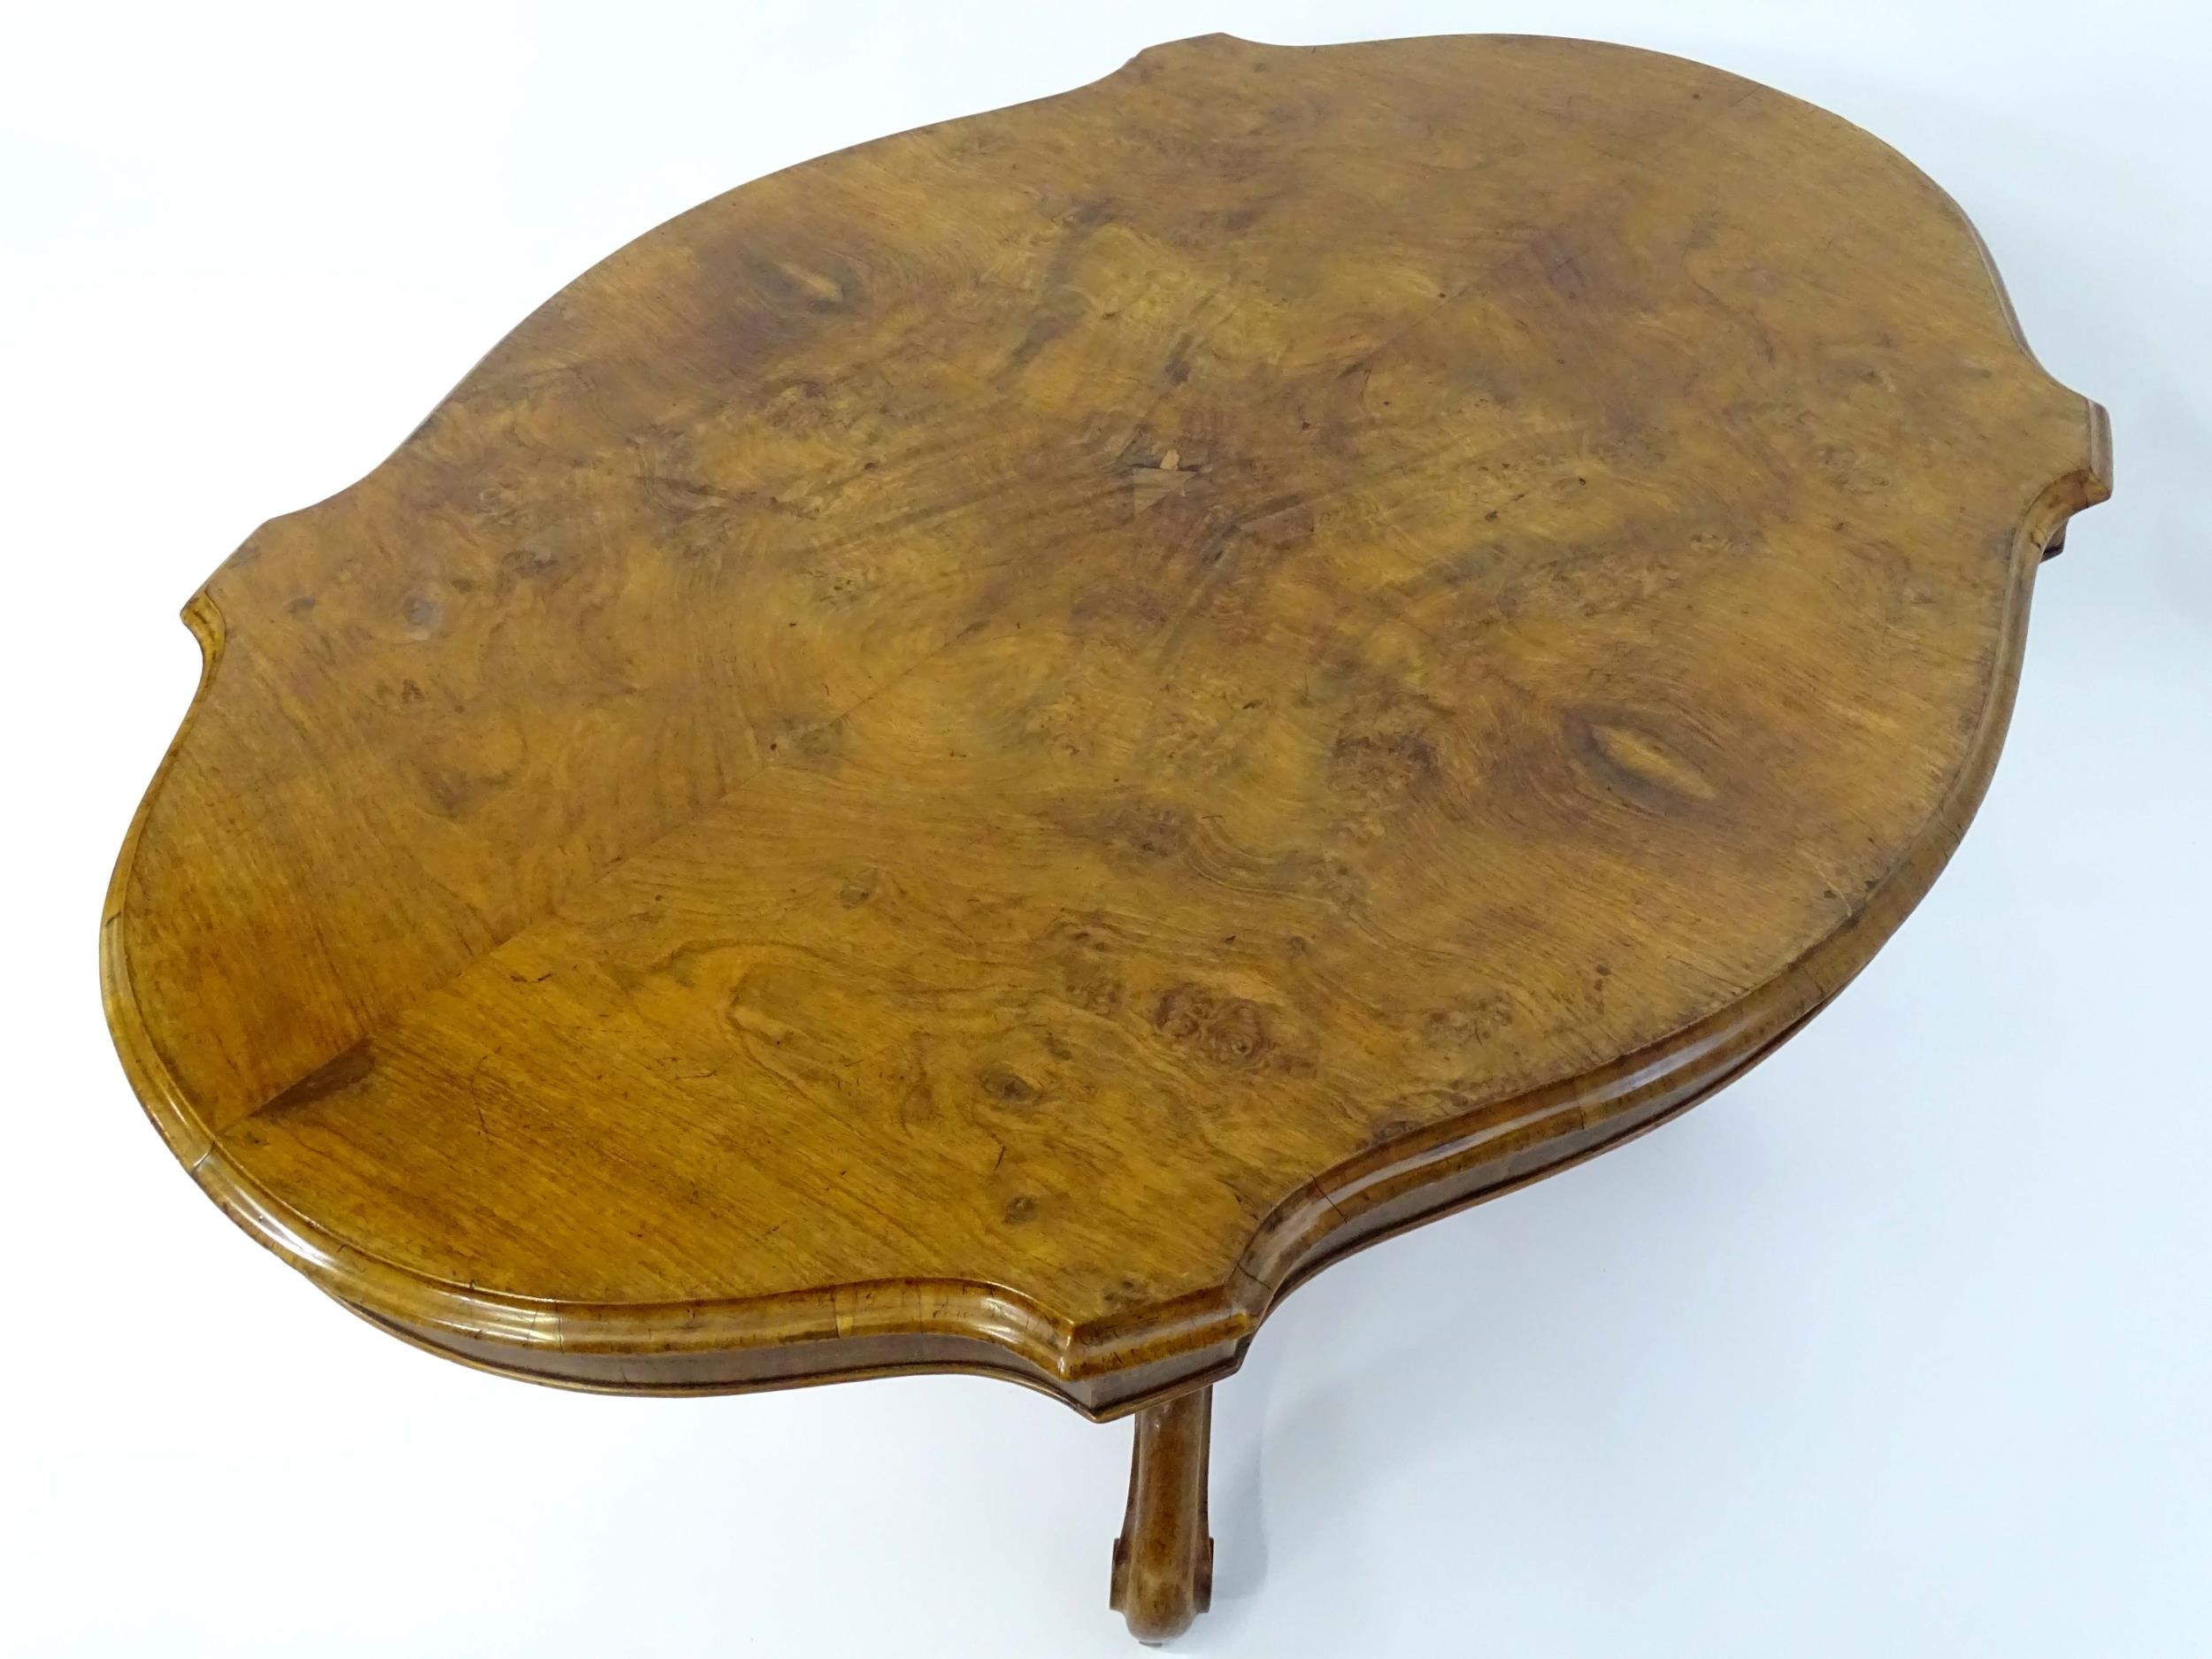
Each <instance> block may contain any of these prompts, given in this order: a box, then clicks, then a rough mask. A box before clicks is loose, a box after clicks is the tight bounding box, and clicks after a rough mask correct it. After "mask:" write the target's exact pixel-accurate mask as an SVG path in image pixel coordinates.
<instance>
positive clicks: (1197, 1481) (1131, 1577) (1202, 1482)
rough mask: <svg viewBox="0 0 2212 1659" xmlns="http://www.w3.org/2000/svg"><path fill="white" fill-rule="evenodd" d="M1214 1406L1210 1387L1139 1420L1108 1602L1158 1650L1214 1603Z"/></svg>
mask: <svg viewBox="0 0 2212 1659" xmlns="http://www.w3.org/2000/svg"><path fill="white" fill-rule="evenodd" d="M1213 1409H1214V1391H1213V1389H1212V1388H1211V1387H1205V1388H1194V1389H1192V1390H1191V1391H1190V1392H1189V1393H1188V1394H1178V1395H1176V1396H1175V1398H1173V1399H1172V1400H1169V1401H1165V1402H1163V1403H1161V1404H1159V1405H1156V1406H1154V1407H1152V1408H1151V1409H1148V1410H1146V1411H1143V1412H1141V1413H1140V1414H1139V1415H1138V1417H1137V1440H1136V1448H1135V1449H1134V1451H1133V1453H1132V1455H1131V1457H1130V1461H1129V1508H1128V1510H1127V1512H1126V1513H1125V1514H1124V1515H1123V1517H1122V1519H1121V1536H1120V1537H1119V1538H1118V1539H1116V1540H1114V1584H1113V1593H1112V1594H1111V1596H1110V1598H1109V1605H1110V1606H1111V1607H1112V1608H1113V1609H1114V1610H1115V1611H1116V1612H1118V1613H1119V1614H1120V1615H1121V1616H1122V1617H1124V1618H1125V1619H1126V1620H1127V1621H1128V1622H1129V1633H1130V1634H1131V1635H1132V1636H1134V1637H1136V1638H1137V1639H1138V1640H1140V1641H1143V1642H1148V1643H1151V1644H1154V1645H1157V1644H1158V1643H1160V1642H1164V1641H1165V1640H1167V1639H1168V1638H1169V1637H1171V1636H1179V1635H1181V1634H1182V1633H1183V1632H1185V1631H1187V1630H1188V1629H1189V1628H1190V1625H1191V1621H1192V1620H1193V1619H1194V1618H1196V1617H1198V1616H1199V1615H1200V1614H1201V1613H1202V1612H1204V1611H1205V1610H1206V1609H1207V1607H1208V1606H1209V1605H1210V1603H1211V1602H1212V1601H1213V1592H1214V1540H1212V1539H1211V1538H1210V1536H1208V1534H1207V1532H1206V1459H1207V1451H1208V1442H1209V1440H1210V1437H1211V1435H1212V1432H1213Z"/></svg>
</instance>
